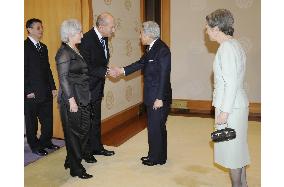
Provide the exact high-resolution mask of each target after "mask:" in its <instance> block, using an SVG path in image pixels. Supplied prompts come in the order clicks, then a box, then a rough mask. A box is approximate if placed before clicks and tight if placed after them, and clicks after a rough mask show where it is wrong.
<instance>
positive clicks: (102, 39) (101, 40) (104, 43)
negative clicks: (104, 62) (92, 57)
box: [100, 38, 107, 58]
mask: <svg viewBox="0 0 284 187" xmlns="http://www.w3.org/2000/svg"><path fill="white" fill-rule="evenodd" d="M100 42H101V44H102V45H103V48H104V51H105V57H106V58H107V49H106V41H105V40H104V38H101V39H100Z"/></svg>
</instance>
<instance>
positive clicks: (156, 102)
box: [153, 99, 163, 110]
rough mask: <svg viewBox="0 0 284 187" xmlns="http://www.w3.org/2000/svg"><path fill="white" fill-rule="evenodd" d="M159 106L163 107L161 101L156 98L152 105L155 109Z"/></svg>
mask: <svg viewBox="0 0 284 187" xmlns="http://www.w3.org/2000/svg"><path fill="white" fill-rule="evenodd" d="M161 107H163V101H162V100H159V99H156V100H155V102H154V105H153V109H154V110H157V109H158V108H161Z"/></svg>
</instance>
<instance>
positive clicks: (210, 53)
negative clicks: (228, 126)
mask: <svg viewBox="0 0 284 187" xmlns="http://www.w3.org/2000/svg"><path fill="white" fill-rule="evenodd" d="M218 8H226V9H229V10H230V11H231V12H232V13H233V15H234V17H235V33H234V36H235V38H237V39H239V41H240V42H241V43H242V45H243V47H244V48H245V50H246V53H247V73H246V83H245V85H246V89H247V92H248V96H249V100H250V102H260V101H261V94H260V93H261V78H260V77H261V76H260V67H261V65H260V64H261V59H260V56H261V53H260V52H261V49H260V45H261V41H260V33H261V32H260V0H214V1H212V0H178V1H171V20H170V21H171V51H172V77H171V78H172V88H173V98H174V99H192V100H211V98H212V81H213V80H212V62H213V60H214V55H215V52H216V50H217V47H218V45H217V44H216V43H212V42H209V41H208V37H205V35H204V26H205V16H206V15H207V14H209V13H210V12H212V11H214V10H216V9H218Z"/></svg>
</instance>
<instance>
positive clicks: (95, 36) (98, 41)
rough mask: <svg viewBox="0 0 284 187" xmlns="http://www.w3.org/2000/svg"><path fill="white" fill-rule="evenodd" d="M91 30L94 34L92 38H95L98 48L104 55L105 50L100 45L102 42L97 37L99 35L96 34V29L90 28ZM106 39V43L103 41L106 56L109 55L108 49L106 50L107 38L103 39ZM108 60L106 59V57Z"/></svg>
mask: <svg viewBox="0 0 284 187" xmlns="http://www.w3.org/2000/svg"><path fill="white" fill-rule="evenodd" d="M92 32H93V34H94V38H95V40H96V43H97V44H98V45H99V46H100V50H101V52H102V53H103V55H104V57H105V50H104V47H103V45H102V43H101V41H100V39H99V36H98V35H97V33H96V31H95V30H94V29H93V28H92ZM105 41H106V43H105V45H106V49H107V56H109V54H108V53H109V51H108V47H107V45H108V40H107V39H106V40H105ZM107 60H108V59H107Z"/></svg>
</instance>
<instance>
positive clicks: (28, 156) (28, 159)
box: [24, 137, 65, 166]
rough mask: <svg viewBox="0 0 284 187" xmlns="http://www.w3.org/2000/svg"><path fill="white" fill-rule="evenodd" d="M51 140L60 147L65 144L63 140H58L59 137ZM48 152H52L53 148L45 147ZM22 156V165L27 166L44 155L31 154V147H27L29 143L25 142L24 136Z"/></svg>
mask: <svg viewBox="0 0 284 187" xmlns="http://www.w3.org/2000/svg"><path fill="white" fill-rule="evenodd" d="M52 142H53V143H54V144H55V145H58V146H60V147H63V146H65V141H64V140H59V139H52ZM45 150H46V151H47V152H48V154H50V153H52V152H54V150H49V149H45ZM24 157H25V159H24V160H25V161H24V166H27V165H28V164H30V163H32V162H34V161H36V160H38V159H40V158H43V157H44V156H38V155H36V154H33V153H32V150H31V148H30V147H29V144H28V143H27V138H26V137H25V138H24Z"/></svg>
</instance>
